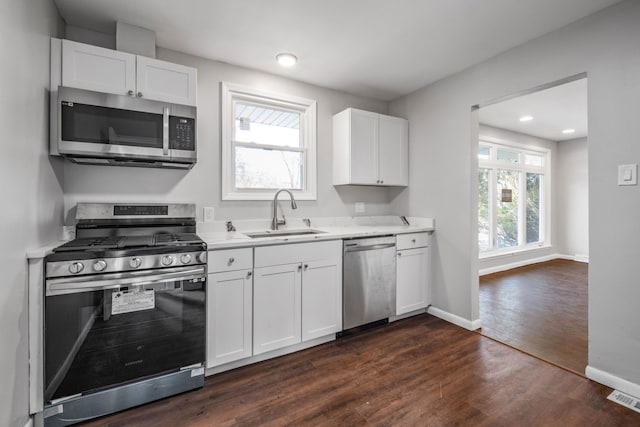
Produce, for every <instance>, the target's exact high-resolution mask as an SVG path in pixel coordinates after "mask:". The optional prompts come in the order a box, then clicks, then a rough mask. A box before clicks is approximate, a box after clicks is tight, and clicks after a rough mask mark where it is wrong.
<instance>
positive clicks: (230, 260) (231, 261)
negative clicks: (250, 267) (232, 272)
mask: <svg viewBox="0 0 640 427" xmlns="http://www.w3.org/2000/svg"><path fill="white" fill-rule="evenodd" d="M235 261H236V259H235V258H229V264H227V265H231V264H233V263H234V262H235Z"/></svg>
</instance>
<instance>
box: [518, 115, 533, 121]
mask: <svg viewBox="0 0 640 427" xmlns="http://www.w3.org/2000/svg"><path fill="white" fill-rule="evenodd" d="M531 120H533V116H522V117H520V121H521V122H530V121H531Z"/></svg>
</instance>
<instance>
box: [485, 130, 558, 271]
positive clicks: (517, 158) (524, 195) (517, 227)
mask: <svg viewBox="0 0 640 427" xmlns="http://www.w3.org/2000/svg"><path fill="white" fill-rule="evenodd" d="M549 157H550V152H549V151H548V150H545V149H542V148H529V147H527V148H524V147H519V146H516V145H514V146H506V145H500V144H494V143H490V142H487V141H480V146H479V149H478V166H479V167H478V247H479V249H480V257H481V258H485V257H489V256H492V255H498V254H503V253H509V252H516V251H520V250H527V249H533V248H537V247H540V246H544V245H545V244H548V240H549V239H548V235H549V212H550V198H549V188H550V176H549V163H550V159H549Z"/></svg>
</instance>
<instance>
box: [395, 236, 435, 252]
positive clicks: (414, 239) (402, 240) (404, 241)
mask: <svg viewBox="0 0 640 427" xmlns="http://www.w3.org/2000/svg"><path fill="white" fill-rule="evenodd" d="M425 246H429V233H410V234H398V235H397V236H396V249H397V250H399V251H400V250H403V249H412V248H422V247H425Z"/></svg>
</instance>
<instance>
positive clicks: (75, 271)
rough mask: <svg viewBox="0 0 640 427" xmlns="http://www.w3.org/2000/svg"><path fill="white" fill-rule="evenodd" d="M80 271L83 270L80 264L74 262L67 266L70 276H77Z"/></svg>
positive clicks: (82, 265)
mask: <svg viewBox="0 0 640 427" xmlns="http://www.w3.org/2000/svg"><path fill="white" fill-rule="evenodd" d="M82 270H84V264H83V263H81V262H74V263H73V264H71V265H70V266H69V273H71V274H78V273H80V272H81V271H82Z"/></svg>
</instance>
